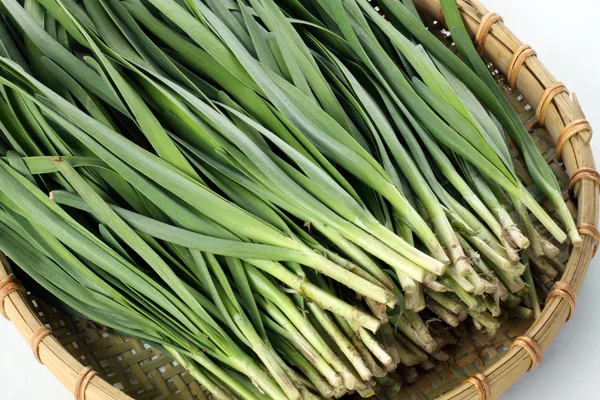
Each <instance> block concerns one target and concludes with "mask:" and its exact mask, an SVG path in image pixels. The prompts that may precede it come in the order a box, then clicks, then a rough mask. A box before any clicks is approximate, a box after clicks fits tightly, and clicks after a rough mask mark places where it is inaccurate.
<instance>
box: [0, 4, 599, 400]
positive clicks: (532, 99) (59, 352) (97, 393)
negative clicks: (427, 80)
mask: <svg viewBox="0 0 600 400" xmlns="http://www.w3.org/2000/svg"><path fill="white" fill-rule="evenodd" d="M414 2H415V5H416V6H417V8H418V9H419V11H420V12H421V13H424V14H426V15H428V16H429V17H431V18H434V19H436V20H437V21H440V22H442V23H444V18H443V14H442V11H441V6H440V1H439V0H414ZM457 3H458V6H459V9H460V12H461V14H462V16H463V20H464V22H465V25H466V26H467V29H468V31H469V33H470V34H472V35H474V36H477V37H478V43H479V44H480V46H481V49H482V50H483V54H484V56H485V57H486V59H488V60H489V61H491V62H492V63H494V64H495V65H496V66H497V68H498V69H499V70H500V71H501V72H502V73H504V74H508V75H511V77H512V80H514V81H515V83H516V88H517V89H519V90H520V91H521V93H522V94H523V96H524V97H525V99H526V100H527V101H528V102H529V104H530V105H532V106H534V107H537V106H538V105H539V103H540V101H541V100H544V98H547V97H548V93H547V89H551V88H552V87H556V86H557V85H559V84H558V83H557V81H556V80H555V79H554V77H553V76H552V74H551V73H550V72H549V71H548V70H547V69H546V68H545V67H544V65H543V64H542V63H541V62H540V61H539V59H538V58H537V57H533V55H534V54H533V53H535V52H531V51H528V52H526V51H527V50H529V49H530V48H528V47H527V46H525V45H523V43H522V42H521V41H520V40H519V39H518V38H517V37H516V36H515V35H513V34H512V32H511V31H510V30H508V29H507V28H506V26H505V25H504V23H503V21H502V19H501V18H497V17H495V18H490V12H489V11H488V10H487V9H486V8H485V7H484V6H483V5H482V4H481V3H479V1H477V0H457ZM486 16H488V17H487V18H486ZM482 20H483V23H484V25H485V26H484V27H482V31H479V30H480V28H479V27H480V24H481V23H482ZM489 21H493V22H491V23H490V22H489ZM487 25H489V26H487ZM478 31H479V34H478V35H476V34H477V32H478ZM482 32H483V34H484V35H485V37H483V40H482V38H481V35H482ZM515 53H516V55H515ZM517 65H518V66H517ZM514 68H517V71H516V72H515V71H514ZM552 97H553V99H551V100H550V101H549V102H548V101H547V100H544V101H543V103H544V104H545V105H544V107H545V110H544V114H545V115H544V117H545V118H543V119H544V124H543V125H544V126H545V128H546V129H547V130H548V132H549V133H550V135H551V136H552V138H553V139H554V140H555V141H557V140H561V141H564V146H563V151H562V159H563V162H564V164H565V166H566V170H567V173H568V174H569V176H570V177H571V179H573V178H575V177H577V180H578V182H574V183H573V185H572V186H574V189H575V191H574V193H575V194H576V195H577V205H578V218H577V221H578V223H579V224H580V226H582V225H583V226H585V227H587V229H588V230H591V231H592V233H591V234H589V233H590V232H589V231H586V232H583V231H582V233H588V234H585V235H584V237H583V239H584V242H583V245H582V246H580V247H578V248H574V249H573V250H572V251H571V254H570V255H569V261H568V262H567V266H566V270H565V272H564V274H563V276H562V278H561V281H562V282H564V283H565V284H566V285H568V286H569V287H570V288H572V290H573V293H574V294H575V295H577V294H578V293H579V291H580V290H581V287H582V284H583V280H584V277H585V274H586V272H587V269H588V267H589V264H590V261H591V259H592V258H593V255H594V253H595V246H596V245H597V243H596V237H595V236H594V233H593V232H594V231H595V232H597V230H596V227H597V222H598V209H599V204H598V203H599V197H600V196H599V194H600V192H599V188H598V185H596V181H595V180H594V176H597V173H596V175H594V174H593V173H591V174H590V172H589V171H587V170H586V169H591V170H593V171H595V163H594V159H593V154H592V151H591V148H590V146H589V140H584V139H582V138H581V134H582V133H583V134H588V135H591V130H588V128H589V126H588V127H583V129H581V130H580V131H578V132H577V133H579V135H574V136H571V137H570V139H566V141H565V139H564V131H565V130H568V128H569V127H570V126H571V125H573V123H574V122H575V123H576V122H577V121H578V120H581V119H585V115H584V114H583V111H582V110H581V107H580V105H579V103H578V101H577V99H576V97H574V98H573V99H572V98H571V97H570V96H569V95H568V93H567V92H565V91H561V92H559V93H558V94H552ZM586 171H587V173H586ZM586 178H589V179H586ZM590 227H591V228H590ZM10 274H11V271H10V267H9V264H8V262H7V259H6V257H4V255H2V254H1V253H0V281H2V280H6V279H7V278H8V277H10V276H11V275H10ZM572 300H573V299H572V298H571V296H562V295H557V296H551V298H549V299H548V301H547V303H546V306H545V307H544V309H543V311H542V313H541V315H540V316H539V318H538V319H536V320H535V321H534V322H533V324H532V325H531V327H530V328H529V329H528V330H527V332H526V334H525V336H526V337H527V338H528V339H523V340H521V342H524V343H534V344H533V345H529V346H533V348H532V347H528V345H524V344H522V343H521V345H519V346H511V348H510V350H508V351H507V352H505V353H504V354H503V356H502V357H501V358H499V359H498V360H497V361H496V362H495V363H494V364H493V365H491V366H490V367H489V368H487V369H486V370H485V371H483V372H482V373H478V374H476V376H473V377H471V378H470V379H467V380H466V381H465V382H463V383H462V384H460V385H458V386H456V387H455V388H454V389H452V390H450V391H449V392H447V393H445V394H443V395H442V396H440V397H438V400H459V399H488V398H490V397H491V398H497V397H499V396H500V395H501V394H502V393H504V392H505V391H506V390H507V389H508V388H509V387H510V386H512V385H513V384H514V383H515V382H516V381H517V380H518V379H519V378H520V377H521V376H522V375H524V374H525V373H526V372H527V371H529V370H530V369H531V367H532V366H533V365H535V364H536V363H537V362H539V360H540V359H541V351H543V350H545V349H546V348H548V346H549V345H550V343H551V342H552V341H553V339H554V338H555V336H556V335H557V333H558V331H559V330H560V329H561V328H562V326H563V325H564V323H565V322H566V321H567V320H568V318H569V316H570V315H571V313H572V311H573V308H572V307H573V305H574V304H573V301H572ZM2 306H3V307H4V309H3V310H4V311H5V313H6V316H7V317H8V318H9V319H10V320H11V321H12V322H13V324H14V325H15V326H16V327H17V329H18V330H19V332H20V333H21V335H22V336H23V338H24V339H25V340H26V341H27V342H28V343H32V339H33V342H34V343H35V348H34V354H35V355H37V356H38V357H39V360H40V361H41V362H42V363H43V364H44V365H46V367H47V368H48V369H49V370H50V371H51V372H52V374H53V375H54V376H55V377H56V378H57V379H58V380H59V381H60V382H61V383H62V384H63V385H64V386H65V387H66V388H67V389H69V390H70V391H71V392H72V393H75V391H78V392H79V393H75V395H76V396H78V398H86V399H88V400H107V399H108V400H132V398H131V397H130V396H128V395H126V394H125V393H123V392H121V391H120V390H118V389H116V388H115V387H113V386H112V385H110V384H109V383H108V382H106V381H104V379H102V378H101V377H100V376H98V375H95V376H93V375H90V370H89V368H88V367H84V366H83V365H82V364H81V363H80V362H79V361H78V360H77V359H75V358H74V357H73V356H72V355H71V354H70V353H69V352H68V351H67V350H66V349H65V348H64V347H63V346H62V345H61V344H60V342H58V340H56V339H55V338H54V337H53V336H51V335H50V336H44V337H43V338H41V339H38V338H36V336H38V335H39V332H41V330H42V329H43V328H44V325H43V324H42V323H41V322H40V320H39V318H38V317H37V315H36V313H35V311H34V310H33V308H32V306H31V305H30V303H29V301H28V300H27V298H26V296H25V294H24V293H23V292H21V291H14V292H11V293H10V294H9V295H7V296H6V297H5V298H4V304H3V305H1V304H0V307H2ZM517 340H518V339H517ZM536 345H538V346H539V349H537V348H535V346H536ZM538 351H539V352H540V354H539V358H538ZM82 381H85V383H86V385H85V387H81V382H82ZM482 387H484V388H486V390H482ZM488 389H489V390H488ZM83 392H84V393H85V395H84V396H83V397H80V394H82V393H83Z"/></svg>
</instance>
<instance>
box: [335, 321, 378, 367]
mask: <svg viewBox="0 0 600 400" xmlns="http://www.w3.org/2000/svg"><path fill="white" fill-rule="evenodd" d="M334 318H335V319H336V321H337V323H338V326H339V327H340V329H341V330H342V331H344V333H345V335H346V337H348V338H349V339H350V340H351V342H352V344H353V345H354V348H356V350H357V351H358V352H359V354H360V356H361V358H362V359H363V360H364V362H365V363H366V365H367V366H368V368H369V370H370V371H371V375H372V376H374V377H382V376H385V375H386V374H387V372H386V371H385V370H384V369H383V368H381V366H380V365H379V364H378V363H377V361H375V359H374V358H373V355H372V354H371V352H370V351H369V349H367V347H366V346H365V344H364V343H363V342H362V340H360V338H359V337H358V335H355V334H354V331H353V330H352V328H351V327H350V325H349V324H348V322H347V321H345V320H343V319H341V318H339V317H338V316H335V315H334Z"/></svg>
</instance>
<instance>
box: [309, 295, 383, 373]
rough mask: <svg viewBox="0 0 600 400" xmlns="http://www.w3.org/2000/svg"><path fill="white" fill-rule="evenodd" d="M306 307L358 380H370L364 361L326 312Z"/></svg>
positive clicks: (313, 307)
mask: <svg viewBox="0 0 600 400" xmlns="http://www.w3.org/2000/svg"><path fill="white" fill-rule="evenodd" d="M307 306H308V308H309V310H310V311H311V313H312V316H313V317H314V318H315V319H316V320H317V321H318V323H319V324H320V325H321V327H322V328H323V329H324V330H325V331H326V332H327V334H328V335H329V336H330V337H331V339H332V340H333V341H335V343H336V344H337V346H338V347H339V348H340V350H341V352H342V353H343V354H344V356H346V358H347V359H348V361H350V363H351V364H352V366H353V367H354V369H356V372H357V373H358V375H359V376H360V378H361V379H362V380H364V381H368V380H370V379H371V377H372V376H373V373H372V372H371V370H370V369H369V367H368V366H367V365H366V364H365V361H364V360H363V359H362V358H361V356H360V354H359V352H358V351H357V350H356V348H355V347H354V346H353V345H352V343H350V341H349V340H348V338H347V337H346V336H345V335H344V333H343V332H342V331H341V330H340V329H339V328H338V326H337V325H336V324H335V322H333V321H332V320H331V318H330V316H329V315H327V312H326V311H324V310H323V309H322V308H321V307H319V306H318V305H316V304H314V303H312V302H309V303H308V304H307ZM386 325H387V324H386ZM382 326H385V325H382Z"/></svg>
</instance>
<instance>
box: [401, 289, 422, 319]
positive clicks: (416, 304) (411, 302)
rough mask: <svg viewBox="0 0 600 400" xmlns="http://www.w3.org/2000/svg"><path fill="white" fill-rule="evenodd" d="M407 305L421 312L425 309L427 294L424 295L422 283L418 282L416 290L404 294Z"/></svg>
mask: <svg viewBox="0 0 600 400" xmlns="http://www.w3.org/2000/svg"><path fill="white" fill-rule="evenodd" d="M404 299H405V301H404V304H405V307H406V308H407V309H409V310H411V311H414V312H420V311H423V309H425V296H423V289H422V287H421V285H420V284H417V288H416V290H415V291H413V292H411V293H405V294H404Z"/></svg>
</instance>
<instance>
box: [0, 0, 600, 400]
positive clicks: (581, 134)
mask: <svg viewBox="0 0 600 400" xmlns="http://www.w3.org/2000/svg"><path fill="white" fill-rule="evenodd" d="M414 1H415V4H416V6H417V8H418V9H419V11H420V12H421V13H422V15H423V16H424V17H426V18H428V24H429V26H430V29H431V31H432V32H434V33H436V35H437V36H438V37H439V38H440V40H442V41H444V42H445V43H447V44H448V45H451V42H450V39H449V38H448V32H447V31H445V30H444V26H445V23H444V19H443V13H442V11H441V7H440V4H439V0H414ZM457 3H458V5H459V7H460V10H461V13H462V15H463V19H464V21H465V24H466V26H467V28H468V30H469V32H470V33H471V34H472V35H473V39H474V40H475V36H476V35H478V36H477V38H476V39H477V43H479V44H480V48H481V50H482V52H483V56H484V57H485V58H486V59H487V60H488V61H489V65H490V70H491V72H492V73H493V74H494V76H495V78H496V80H497V81H498V83H499V85H500V86H501V88H502V90H503V92H504V93H505V94H506V96H507V97H508V98H509V99H510V101H511V103H512V105H513V107H514V108H515V109H516V110H517V112H518V113H519V114H520V116H521V120H522V121H523V123H524V124H525V126H526V127H527V128H528V129H529V130H530V132H531V134H532V137H533V138H534V140H535V142H536V144H537V146H538V148H539V149H540V150H541V152H542V154H543V155H544V157H545V159H546V160H547V161H548V163H549V164H550V165H551V167H552V169H553V171H554V173H555V174H556V177H557V179H558V181H559V183H560V184H561V187H562V189H563V194H564V197H565V199H568V200H567V203H568V206H569V208H570V210H571V211H572V213H573V215H575V216H576V217H577V223H578V226H579V229H580V233H581V234H582V237H583V240H584V243H583V245H582V246H581V247H579V248H576V249H572V250H571V251H570V253H569V249H568V248H567V246H563V247H562V248H561V254H560V256H559V257H558V259H557V260H556V261H557V263H556V268H557V269H558V270H559V271H560V272H561V275H562V276H559V277H557V278H556V280H560V282H561V283H560V284H558V285H557V286H555V282H554V281H552V280H551V279H547V280H546V281H544V282H538V283H540V284H541V286H542V288H541V292H540V293H539V294H540V298H542V299H543V298H546V297H548V295H549V294H550V293H551V290H552V289H553V288H554V292H552V293H553V295H552V296H549V297H548V298H547V301H546V304H545V305H544V309H543V312H542V314H541V316H540V317H539V318H538V319H537V320H536V321H521V320H518V319H515V320H511V321H507V322H506V323H505V324H504V325H503V327H502V329H501V330H500V331H499V332H498V333H497V334H496V335H495V336H494V337H487V336H486V335H485V334H483V333H481V332H480V331H478V330H477V329H475V328H474V327H473V326H472V325H464V324H463V325H461V326H459V327H458V328H452V329H449V330H446V329H441V328H442V325H441V324H436V323H434V325H433V327H432V328H433V329H435V328H437V327H438V326H439V327H440V331H439V332H438V334H439V335H442V336H443V337H444V338H446V339H447V341H448V343H449V344H450V345H449V346H448V348H447V352H448V353H449V354H450V356H451V357H450V359H449V360H448V361H445V362H441V363H437V364H435V365H431V367H432V368H431V369H429V371H427V372H425V371H423V370H422V369H418V372H419V378H418V380H417V381H416V382H414V383H412V384H406V383H404V384H403V387H402V391H401V393H400V394H399V396H398V398H400V399H407V400H408V399H436V398H437V399H440V400H467V399H485V400H488V399H494V398H497V397H498V396H500V395H501V394H502V393H503V392H504V391H506V389H508V387H510V386H511V385H512V384H513V383H514V382H515V381H516V380H517V379H518V378H519V377H521V376H522V375H523V374H525V373H526V372H527V371H529V370H530V369H531V368H532V367H534V366H535V365H536V364H537V363H539V362H540V361H541V359H542V351H543V350H545V349H546V348H547V347H548V346H549V345H550V343H551V342H552V340H553V339H554V337H555V336H556V334H557V333H558V331H559V329H560V328H561V327H562V325H563V324H564V323H565V322H566V321H567V320H568V318H569V317H570V316H571V314H572V313H573V311H574V307H575V302H576V296H577V294H578V293H579V291H580V289H581V286H582V283H583V279H584V277H585V274H586V271H587V269H588V267H589V263H590V260H591V258H592V257H593V254H594V252H595V250H596V249H597V246H598V245H599V244H600V243H598V242H599V241H600V233H598V230H597V229H596V226H597V221H598V208H599V207H598V200H599V194H600V187H599V185H598V183H599V182H600V178H599V175H598V173H597V172H595V171H596V170H595V163H594V160H593V157H592V153H591V149H590V147H589V140H590V137H591V127H589V125H586V124H583V123H581V122H579V121H581V120H585V115H584V114H583V111H582V110H581V108H580V106H579V103H578V101H577V100H576V97H574V96H573V98H572V97H571V95H570V94H569V93H568V91H567V89H566V88H565V87H564V85H562V84H559V83H558V82H557V80H556V79H555V78H554V77H553V76H552V74H551V73H550V72H548V71H547V69H546V68H545V67H544V66H543V64H542V63H541V61H540V60H539V59H538V57H535V56H533V55H534V51H533V49H531V48H530V47H527V46H525V45H523V43H522V42H521V41H520V40H519V39H517V38H516V37H515V36H514V35H513V34H512V33H511V32H510V31H509V30H508V29H507V28H506V26H505V25H504V23H503V21H502V19H501V17H500V16H496V15H495V14H490V12H489V11H488V10H487V9H485V8H484V7H483V6H482V5H481V4H480V3H479V2H477V1H476V0H457ZM486 16H487V17H486ZM482 21H483V22H484V24H485V25H484V27H483V28H480V25H481V22H482ZM488 25H489V26H488ZM509 78H510V79H509ZM540 122H543V123H540ZM573 126H576V132H575V133H572V132H573V130H572V129H571V128H570V127H573ZM566 130H568V132H569V137H567V138H566V139H565V135H566V134H565V133H564V132H565V131H566ZM561 132H563V135H561ZM561 136H562V138H561ZM559 138H561V141H562V142H561V153H562V154H561V155H562V162H560V161H558V157H557V151H556V143H557V140H558V139H559ZM563 142H564V143H563ZM512 148H513V153H512V155H513V158H514V159H515V162H516V166H517V170H518V171H519V174H520V175H521V178H522V179H523V181H524V182H525V183H526V185H528V186H530V187H531V186H532V185H533V182H532V180H531V178H530V176H529V175H528V172H527V171H526V169H525V168H524V161H523V159H522V156H521V155H520V154H519V152H518V151H517V150H516V149H515V147H514V146H512ZM533 193H534V196H536V197H538V198H539V193H538V192H536V190H535V188H533ZM544 205H545V207H546V208H547V209H548V210H549V211H553V210H552V208H551V206H550V204H549V203H545V204H544ZM538 228H539V229H540V231H541V232H544V230H543V228H542V227H541V226H538ZM11 273H12V271H11V269H10V263H9V261H8V260H6V258H5V257H3V256H2V255H1V254H0V301H1V303H0V309H1V310H2V311H3V313H5V316H6V317H7V318H8V319H10V320H11V321H12V322H13V323H14V325H15V326H16V327H17V329H18V330H19V331H20V333H21V335H22V336H23V338H24V339H25V340H26V342H27V343H30V344H32V345H34V347H33V352H34V354H35V355H36V357H37V358H38V360H39V361H40V362H41V363H43V364H44V365H45V366H46V367H47V368H49V369H50V371H52V373H53V374H54V375H55V376H56V377H57V379H59V380H60V381H61V382H62V383H63V384H64V385H65V386H66V387H67V388H68V389H69V390H70V391H71V392H72V393H74V397H75V398H77V399H83V398H85V399H86V400H129V399H132V398H134V399H140V400H154V399H168V400H179V399H186V400H188V399H190V400H192V399H205V398H206V395H205V394H204V392H203V391H202V388H201V387H200V386H199V385H198V384H197V383H196V382H195V381H193V380H192V379H191V377H190V376H189V374H187V373H186V372H185V371H184V370H183V368H182V367H181V366H180V365H177V364H176V363H175V362H173V361H172V360H171V359H170V358H168V357H166V356H164V355H163V354H161V353H160V352H159V351H157V350H156V349H153V348H151V347H149V346H148V345H145V344H144V343H142V342H140V341H139V340H137V339H134V338H128V337H122V336H119V335H115V334H111V333H107V332H103V331H102V330H99V329H98V328H97V327H96V326H95V325H94V324H93V323H91V322H90V321H86V320H83V319H80V318H77V317H75V316H72V315H68V314H66V313H64V312H62V311H61V310H59V309H57V308H56V307H53V306H52V305H49V304H48V303H46V302H44V301H42V300H40V298H39V297H37V296H35V293H28V294H25V293H24V291H22V290H20V289H21V286H20V284H19V282H18V280H15V279H14V278H10V277H11ZM25 286H27V285H25ZM34 287H35V286H31V287H30V288H29V289H31V290H33V291H34V292H35V289H32V288H34ZM44 327H46V328H47V329H44ZM50 331H51V334H50ZM32 357H33V355H32ZM96 373H97V375H96Z"/></svg>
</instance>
